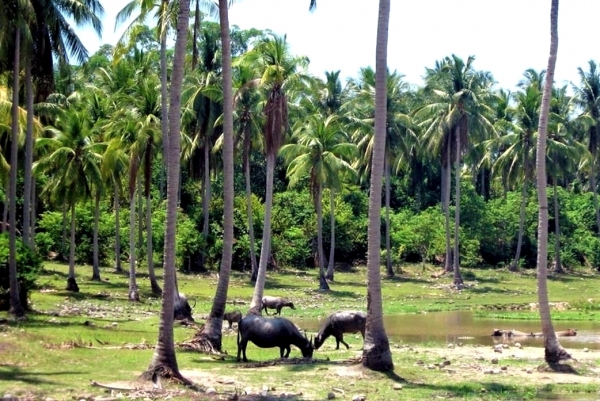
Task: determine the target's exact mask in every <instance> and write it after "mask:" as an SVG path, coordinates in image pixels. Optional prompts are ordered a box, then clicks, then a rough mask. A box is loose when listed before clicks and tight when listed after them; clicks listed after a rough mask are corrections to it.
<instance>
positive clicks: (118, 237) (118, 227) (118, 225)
mask: <svg viewBox="0 0 600 401" xmlns="http://www.w3.org/2000/svg"><path fill="white" fill-rule="evenodd" d="M113 185H114V202H115V204H114V209H115V272H117V273H121V272H122V271H123V267H122V266H121V220H120V217H119V215H120V211H121V206H120V201H119V187H118V185H117V180H116V179H115V178H114V177H113Z"/></svg>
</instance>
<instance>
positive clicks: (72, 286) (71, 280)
mask: <svg viewBox="0 0 600 401" xmlns="http://www.w3.org/2000/svg"><path fill="white" fill-rule="evenodd" d="M66 290H67V291H73V292H79V286H78V285H77V281H76V280H75V202H73V204H72V205H71V241H69V277H68V278H67V288H66Z"/></svg>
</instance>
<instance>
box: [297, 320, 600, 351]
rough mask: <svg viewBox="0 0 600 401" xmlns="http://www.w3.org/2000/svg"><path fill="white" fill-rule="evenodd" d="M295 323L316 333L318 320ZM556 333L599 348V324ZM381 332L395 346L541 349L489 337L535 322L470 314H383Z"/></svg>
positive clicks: (571, 342) (557, 325)
mask: <svg viewBox="0 0 600 401" xmlns="http://www.w3.org/2000/svg"><path fill="white" fill-rule="evenodd" d="M296 323H297V324H298V325H299V326H300V327H302V328H303V329H305V330H308V331H314V332H316V331H318V330H319V327H320V324H321V321H320V320H319V319H302V320H301V321H296ZM553 323H554V329H555V330H556V331H561V330H567V329H569V328H573V329H577V335H576V336H574V337H560V338H559V340H560V343H561V345H563V346H564V347H566V348H589V349H600V322H590V321H555V322H553ZM384 324H385V330H386V332H387V334H388V336H389V338H390V340H392V341H395V342H398V343H409V344H415V343H424V342H438V343H439V342H445V343H459V342H460V343H463V344H480V345H493V344H497V343H502V342H506V343H508V344H511V343H515V342H519V343H521V344H523V345H530V346H538V347H542V346H543V339H542V338H532V337H518V338H513V339H509V338H502V337H500V338H498V337H492V336H491V334H492V331H493V329H495V328H498V329H506V330H512V329H514V330H519V331H523V332H527V333H530V332H540V331H542V328H541V325H540V323H539V321H529V320H507V319H482V318H474V317H473V313H472V312H468V311H467V312H463V311H461V312H434V313H425V314H419V315H412V314H407V315H387V316H384Z"/></svg>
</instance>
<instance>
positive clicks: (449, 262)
mask: <svg viewBox="0 0 600 401" xmlns="http://www.w3.org/2000/svg"><path fill="white" fill-rule="evenodd" d="M447 140H448V144H447V146H446V154H447V157H446V163H445V164H446V169H445V174H446V179H445V180H444V181H445V184H444V186H445V188H444V191H443V192H444V202H443V205H444V206H443V207H444V215H445V216H446V258H445V260H444V271H446V272H451V271H453V268H452V244H451V241H450V177H451V175H450V173H451V168H450V160H451V157H450V156H451V154H450V149H451V146H450V143H451V142H450V137H448V139H447Z"/></svg>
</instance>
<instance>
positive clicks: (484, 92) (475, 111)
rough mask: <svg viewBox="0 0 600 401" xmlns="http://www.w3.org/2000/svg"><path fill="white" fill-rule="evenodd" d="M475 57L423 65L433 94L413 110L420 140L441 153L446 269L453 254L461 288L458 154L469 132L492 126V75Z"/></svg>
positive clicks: (456, 281)
mask: <svg viewBox="0 0 600 401" xmlns="http://www.w3.org/2000/svg"><path fill="white" fill-rule="evenodd" d="M474 61H475V57H473V56H470V57H469V58H468V59H467V61H466V62H464V61H463V60H462V59H461V58H459V57H457V56H456V55H454V54H453V55H452V56H450V57H446V58H445V59H444V60H443V61H442V62H438V63H436V68H435V69H427V72H426V90H428V91H430V92H431V93H432V95H433V98H432V100H433V101H432V103H430V104H427V105H426V106H423V107H422V108H420V109H418V110H417V111H416V116H417V117H421V118H423V122H422V124H423V125H424V126H425V127H426V130H425V132H424V144H425V146H427V147H428V148H429V149H431V150H434V151H440V150H441V152H440V153H441V155H442V167H443V173H442V195H443V198H444V200H443V202H442V205H443V208H444V211H445V212H446V221H447V223H446V226H447V229H446V237H447V240H446V242H447V244H446V245H447V249H446V266H445V268H446V270H447V271H449V270H450V259H451V258H450V255H451V254H452V253H453V254H454V260H453V264H454V266H453V269H452V270H453V271H454V284H455V286H456V287H458V288H462V286H463V282H462V277H461V275H460V264H459V260H460V258H459V256H460V254H459V249H460V247H459V242H460V241H459V228H460V172H461V157H462V154H463V153H464V151H465V150H466V149H467V148H468V146H469V140H470V136H483V135H484V134H483V132H485V131H486V130H493V125H492V123H491V122H490V120H489V118H488V115H489V114H490V113H491V110H490V109H489V107H488V104H487V99H488V98H489V97H490V95H491V91H490V88H491V85H492V83H493V80H492V77H491V75H490V73H488V72H480V71H476V70H475V69H474V68H473V62H474ZM452 161H454V163H455V166H454V169H455V171H454V173H455V203H456V205H455V214H454V250H453V251H451V249H450V248H449V245H450V244H449V223H448V220H449V212H450V205H449V202H450V171H451V168H452V166H451V162H452Z"/></svg>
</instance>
